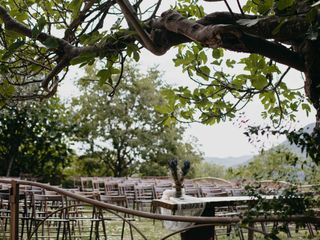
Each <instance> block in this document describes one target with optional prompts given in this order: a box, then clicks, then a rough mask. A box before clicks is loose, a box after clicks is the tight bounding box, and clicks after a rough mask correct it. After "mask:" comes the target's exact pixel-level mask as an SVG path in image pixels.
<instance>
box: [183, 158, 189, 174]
mask: <svg viewBox="0 0 320 240" xmlns="http://www.w3.org/2000/svg"><path fill="white" fill-rule="evenodd" d="M189 170H190V161H188V160H185V161H184V162H183V167H182V169H181V171H182V176H186V175H187V174H188V172H189Z"/></svg>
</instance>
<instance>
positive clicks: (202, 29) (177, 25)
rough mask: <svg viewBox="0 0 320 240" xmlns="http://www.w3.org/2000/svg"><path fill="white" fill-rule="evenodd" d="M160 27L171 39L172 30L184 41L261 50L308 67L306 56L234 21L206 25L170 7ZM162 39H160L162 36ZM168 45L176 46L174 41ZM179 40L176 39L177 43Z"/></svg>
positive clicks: (159, 21)
mask: <svg viewBox="0 0 320 240" xmlns="http://www.w3.org/2000/svg"><path fill="white" fill-rule="evenodd" d="M153 26H154V27H156V28H158V29H159V28H160V29H163V28H165V29H166V30H167V31H169V32H167V31H165V32H163V33H162V34H165V37H164V36H162V37H163V38H165V39H167V40H168V39H171V38H170V37H168V35H170V34H171V32H173V33H175V34H179V35H182V36H184V38H179V40H180V43H182V42H190V41H197V42H200V43H201V44H203V45H204V46H207V47H210V48H219V47H222V48H225V49H228V50H231V51H235V52H246V53H257V54H261V55H263V56H266V57H268V58H270V59H272V60H274V61H276V62H278V63H282V64H285V65H287V66H290V67H292V68H295V69H297V70H299V71H304V70H305V66H304V60H303V58H302V56H301V55H300V54H298V53H296V52H294V51H291V50H290V49H288V48H286V47H284V46H282V45H280V44H277V43H273V42H271V41H267V40H265V39H263V38H260V37H257V36H254V35H252V34H248V33H246V32H244V31H243V30H242V29H241V28H240V27H238V26H237V25H233V24H226V25H225V24H217V25H208V26H204V25H202V24H199V23H197V22H192V21H190V20H188V19H186V18H184V17H182V16H181V15H180V14H179V13H178V12H176V11H172V10H169V11H167V12H164V13H163V14H162V16H161V18H159V19H157V21H156V22H155V23H154V25H153ZM158 40H159V39H158ZM162 44H168V45H167V46H165V47H167V48H170V47H172V46H173V45H172V44H173V43H170V42H168V41H167V42H165V43H164V42H162ZM174 44H176V43H174Z"/></svg>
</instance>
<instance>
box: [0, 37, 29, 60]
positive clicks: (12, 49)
mask: <svg viewBox="0 0 320 240" xmlns="http://www.w3.org/2000/svg"><path fill="white" fill-rule="evenodd" d="M24 44H25V41H24V40H21V39H17V40H16V41H15V42H14V43H12V44H11V45H10V46H9V47H8V50H7V51H6V52H5V54H3V56H2V59H3V60H5V59H8V58H9V57H11V56H12V54H14V52H15V51H16V50H17V49H19V48H20V47H21V46H23V45H24Z"/></svg>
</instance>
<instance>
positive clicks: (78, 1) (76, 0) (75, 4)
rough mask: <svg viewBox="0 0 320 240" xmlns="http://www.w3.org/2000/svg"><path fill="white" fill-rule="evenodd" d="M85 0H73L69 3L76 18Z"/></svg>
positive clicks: (73, 16)
mask: <svg viewBox="0 0 320 240" xmlns="http://www.w3.org/2000/svg"><path fill="white" fill-rule="evenodd" d="M82 2H83V0H72V2H71V3H70V4H69V8H70V10H71V11H72V18H76V17H77V16H78V15H79V12H80V9H81V6H82Z"/></svg>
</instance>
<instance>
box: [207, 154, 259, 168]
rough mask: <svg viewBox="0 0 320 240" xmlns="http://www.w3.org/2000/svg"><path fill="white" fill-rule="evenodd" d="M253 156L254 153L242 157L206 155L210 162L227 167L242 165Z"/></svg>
mask: <svg viewBox="0 0 320 240" xmlns="http://www.w3.org/2000/svg"><path fill="white" fill-rule="evenodd" d="M252 158H253V156H252V155H245V156H240V157H225V158H219V157H205V161H206V162H208V163H214V164H217V165H222V166H224V167H226V168H229V167H236V166H238V165H242V164H245V163H247V162H248V161H250V160H251V159H252Z"/></svg>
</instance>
